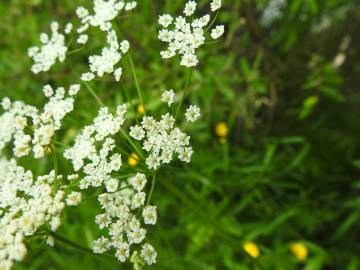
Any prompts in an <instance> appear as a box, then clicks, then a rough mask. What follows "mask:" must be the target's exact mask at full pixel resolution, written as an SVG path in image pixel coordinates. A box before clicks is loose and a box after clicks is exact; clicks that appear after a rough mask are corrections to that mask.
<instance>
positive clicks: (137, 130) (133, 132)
mask: <svg viewBox="0 0 360 270" xmlns="http://www.w3.org/2000/svg"><path fill="white" fill-rule="evenodd" d="M129 135H130V136H131V137H133V138H134V139H135V140H138V141H140V140H142V139H143V138H144V136H145V131H144V130H143V129H142V128H141V127H140V126H133V127H130V132H129Z"/></svg>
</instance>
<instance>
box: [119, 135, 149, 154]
mask: <svg viewBox="0 0 360 270" xmlns="http://www.w3.org/2000/svg"><path fill="white" fill-rule="evenodd" d="M120 132H121V134H122V135H123V136H124V137H125V139H126V140H127V141H128V142H129V143H130V145H131V147H132V148H133V149H134V150H135V151H136V153H137V154H138V155H139V156H140V157H141V158H142V159H143V160H144V159H145V157H144V155H143V153H142V152H141V151H140V150H139V147H137V145H136V144H134V142H133V141H132V140H131V138H130V136H129V135H128V134H127V133H126V132H125V131H124V130H123V129H120Z"/></svg>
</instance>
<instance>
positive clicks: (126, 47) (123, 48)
mask: <svg viewBox="0 0 360 270" xmlns="http://www.w3.org/2000/svg"><path fill="white" fill-rule="evenodd" d="M129 49H130V43H129V41H127V40H123V41H122V42H121V43H120V50H121V52H122V53H123V54H125V53H127V52H128V51H129Z"/></svg>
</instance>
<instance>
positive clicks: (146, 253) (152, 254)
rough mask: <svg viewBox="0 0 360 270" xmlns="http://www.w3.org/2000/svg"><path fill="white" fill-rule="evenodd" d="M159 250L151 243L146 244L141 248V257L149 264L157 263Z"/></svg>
mask: <svg viewBox="0 0 360 270" xmlns="http://www.w3.org/2000/svg"><path fill="white" fill-rule="evenodd" d="M156 257H157V252H156V251H155V249H154V248H153V246H151V245H150V244H144V245H143V246H142V249H141V258H143V260H144V261H145V262H146V264H147V265H151V264H154V263H156Z"/></svg>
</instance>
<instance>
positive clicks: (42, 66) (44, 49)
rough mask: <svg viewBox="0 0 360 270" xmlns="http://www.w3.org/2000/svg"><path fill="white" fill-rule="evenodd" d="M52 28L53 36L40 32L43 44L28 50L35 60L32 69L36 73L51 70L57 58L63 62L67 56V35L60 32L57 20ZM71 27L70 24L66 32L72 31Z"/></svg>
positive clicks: (52, 24)
mask: <svg viewBox="0 0 360 270" xmlns="http://www.w3.org/2000/svg"><path fill="white" fill-rule="evenodd" d="M50 28H51V32H52V33H51V37H49V36H48V35H47V34H46V33H42V34H40V41H41V43H42V45H41V46H40V47H37V46H34V47H31V48H29V51H28V55H29V57H30V58H32V59H33V61H34V64H33V65H32V67H31V71H32V72H33V73H35V74H37V73H40V72H45V71H48V70H50V68H51V67H52V66H53V65H54V64H55V63H56V60H59V61H60V62H63V61H64V60H65V58H66V53H67V50H68V49H67V47H66V45H65V35H63V34H60V33H59V24H58V23H57V22H52V23H51V26H50ZM70 28H71V27H70V25H68V26H67V29H66V32H68V31H71V29H70ZM69 29H70V30H69Z"/></svg>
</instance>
